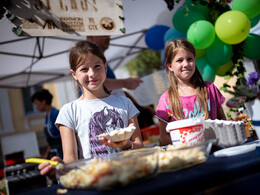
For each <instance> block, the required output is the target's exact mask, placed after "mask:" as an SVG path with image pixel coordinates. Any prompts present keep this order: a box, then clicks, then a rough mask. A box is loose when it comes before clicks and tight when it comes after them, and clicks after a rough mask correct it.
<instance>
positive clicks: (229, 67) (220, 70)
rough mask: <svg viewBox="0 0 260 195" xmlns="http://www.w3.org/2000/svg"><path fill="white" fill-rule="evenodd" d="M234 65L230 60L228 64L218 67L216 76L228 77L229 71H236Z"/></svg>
mask: <svg viewBox="0 0 260 195" xmlns="http://www.w3.org/2000/svg"><path fill="white" fill-rule="evenodd" d="M234 67H235V66H234V64H233V62H232V60H230V61H229V62H228V63H226V64H224V65H221V66H218V67H217V68H216V75H218V76H226V73H227V72H228V71H232V70H233V69H234Z"/></svg>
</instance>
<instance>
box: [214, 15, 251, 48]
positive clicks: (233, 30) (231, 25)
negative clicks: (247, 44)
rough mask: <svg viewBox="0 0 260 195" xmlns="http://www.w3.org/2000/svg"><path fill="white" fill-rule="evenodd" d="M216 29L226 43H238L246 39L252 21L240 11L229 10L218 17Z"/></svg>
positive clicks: (219, 36)
mask: <svg viewBox="0 0 260 195" xmlns="http://www.w3.org/2000/svg"><path fill="white" fill-rule="evenodd" d="M215 30H216V34H217V36H218V38H219V39H220V40H221V41H223V42H224V43H228V44H237V43H240V42H242V41H244V40H245V39H246V37H247V35H248V34H249V31H250V21H249V19H248V17H247V16H246V15H245V14H244V13H242V12H240V11H227V12H224V13H223V14H221V15H220V16H219V17H218V19H217V21H216V23H215Z"/></svg>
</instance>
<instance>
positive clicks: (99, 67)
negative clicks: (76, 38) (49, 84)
mask: <svg viewBox="0 0 260 195" xmlns="http://www.w3.org/2000/svg"><path fill="white" fill-rule="evenodd" d="M71 74H72V76H73V77H74V79H75V80H76V81H78V82H79V83H80V85H81V86H82V87H83V90H84V91H85V89H86V90H87V91H90V92H102V91H103V90H104V89H103V83H104V81H105V79H106V64H104V63H103V61H102V59H100V58H99V57H97V56H95V55H93V54H91V53H89V54H87V55H86V57H85V59H84V60H82V61H81V62H79V64H78V66H77V69H76V71H73V70H71Z"/></svg>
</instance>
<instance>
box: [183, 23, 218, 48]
mask: <svg viewBox="0 0 260 195" xmlns="http://www.w3.org/2000/svg"><path fill="white" fill-rule="evenodd" d="M187 39H188V40H189V41H190V42H191V43H192V44H193V45H194V47H195V48H197V49H206V48H207V47H209V46H210V45H211V44H212V43H213V41H214V39H215V29H214V26H213V25H212V24H211V23H210V22H208V21H206V20H199V21H197V22H194V23H193V24H192V25H191V26H190V27H189V29H188V32H187Z"/></svg>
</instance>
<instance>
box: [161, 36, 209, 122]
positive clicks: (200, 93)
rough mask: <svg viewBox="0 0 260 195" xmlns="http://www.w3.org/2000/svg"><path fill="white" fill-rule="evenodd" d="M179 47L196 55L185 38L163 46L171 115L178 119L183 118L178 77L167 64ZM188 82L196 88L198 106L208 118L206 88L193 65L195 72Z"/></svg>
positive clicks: (170, 61)
mask: <svg viewBox="0 0 260 195" xmlns="http://www.w3.org/2000/svg"><path fill="white" fill-rule="evenodd" d="M180 49H185V50H186V51H188V52H191V53H192V54H193V56H194V58H195V55H196V50H195V48H194V46H193V45H192V44H191V43H190V42H189V41H187V40H186V39H177V40H174V41H170V42H168V43H167V45H166V47H165V53H164V57H165V64H166V66H165V67H166V73H167V76H168V78H169V80H170V83H171V86H170V87H169V89H168V93H169V105H170V109H171V111H172V113H173V116H175V117H176V118H177V119H178V120H180V119H184V114H183V110H182V104H181V100H180V96H179V93H178V79H177V77H176V76H175V74H174V72H172V71H170V70H169V69H168V66H167V64H171V63H172V60H173V58H174V57H175V56H176V54H177V52H178V51H179V50H180ZM190 83H191V84H192V85H193V87H194V88H195V89H196V95H197V100H198V102H199V105H200V108H202V109H203V111H204V114H205V115H204V117H205V119H209V111H208V106H207V105H208V104H207V102H208V101H207V99H208V93H207V88H206V84H205V82H204V81H203V79H202V76H201V74H200V72H199V70H198V68H197V67H195V72H194V74H193V75H192V77H191V79H190Z"/></svg>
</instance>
